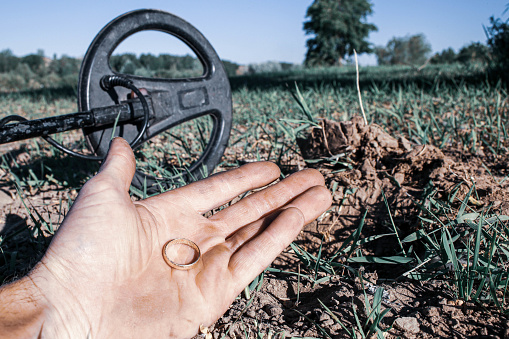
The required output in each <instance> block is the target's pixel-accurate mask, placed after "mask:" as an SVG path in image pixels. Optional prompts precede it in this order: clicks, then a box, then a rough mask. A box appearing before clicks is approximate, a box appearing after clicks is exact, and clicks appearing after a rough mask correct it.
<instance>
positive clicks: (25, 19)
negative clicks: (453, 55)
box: [0, 0, 509, 64]
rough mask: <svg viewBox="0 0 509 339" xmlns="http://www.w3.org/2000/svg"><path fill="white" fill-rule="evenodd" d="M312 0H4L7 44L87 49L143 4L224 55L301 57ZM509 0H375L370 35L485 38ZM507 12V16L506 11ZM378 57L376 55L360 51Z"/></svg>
mask: <svg viewBox="0 0 509 339" xmlns="http://www.w3.org/2000/svg"><path fill="white" fill-rule="evenodd" d="M312 2H313V1H312V0H256V1H254V0H145V1H140V0H136V1H134V0H123V1H108V0H102V1H97V0H88V1H75V0H66V1H62V0H56V1H40V0H17V1H4V3H3V4H2V15H1V19H0V31H1V32H2V35H3V36H2V38H1V39H0V50H4V49H11V50H12V51H13V53H14V54H15V55H18V56H22V55H26V54H29V53H35V52H36V51H37V50H38V49H42V50H44V52H45V54H46V55H47V56H50V57H52V56H53V55H54V54H57V55H58V56H61V55H63V54H66V55H69V56H73V57H79V56H83V55H84V54H85V52H86V50H87V48H88V46H89V44H90V43H91V41H92V40H93V38H94V37H95V35H96V34H97V33H98V32H99V30H100V29H101V28H102V27H103V26H104V25H106V24H107V23H108V22H109V21H110V20H112V19H113V18H115V17H116V16H118V15H120V14H123V13H125V12H127V11H130V10H134V9H139V8H157V9H162V10H165V11H168V12H172V13H174V14H176V15H178V16H180V17H182V18H183V19H185V20H186V21H189V22H190V23H191V24H193V25H194V26H195V27H197V28H198V29H199V30H200V31H201V32H202V33H203V34H204V35H205V37H206V38H207V39H208V40H209V41H210V42H211V43H212V45H213V46H214V48H215V49H216V51H217V52H218V54H219V56H220V57H221V58H223V59H226V60H230V61H234V62H237V63H240V64H248V63H259V62H264V61H284V62H292V63H301V62H302V61H303V60H304V56H305V53H306V47H305V42H306V39H307V37H306V36H305V35H304V31H303V30H302V23H303V22H304V20H305V14H306V9H307V8H308V7H309V5H311V3H312ZM508 2H509V1H508V0H373V1H372V3H373V5H374V7H373V9H374V14H373V15H372V16H370V17H369V22H371V23H374V24H375V25H376V26H378V32H375V33H371V35H370V37H369V41H370V42H372V43H373V44H375V45H385V44H386V43H387V41H388V40H390V39H391V38H392V37H394V36H406V35H409V34H417V33H424V34H425V36H426V37H427V39H428V41H429V42H430V43H431V46H432V48H433V51H441V50H443V49H445V48H447V47H453V48H454V49H455V50H456V51H457V50H458V49H459V48H461V47H462V46H464V45H466V44H468V43H470V42H477V41H480V42H483V43H484V42H485V41H486V37H485V34H484V31H483V27H482V25H483V24H484V25H488V24H489V17H490V16H492V15H494V16H496V17H500V16H502V13H503V11H504V10H505V8H506V4H507V3H508ZM506 17H507V15H505V16H504V18H506ZM119 48H122V49H123V50H122V52H123V51H128V50H132V51H134V52H138V53H149V52H150V53H153V54H159V53H169V54H186V53H187V52H188V49H187V48H185V47H184V46H183V44H182V43H180V42H178V43H177V42H175V39H173V38H170V37H167V36H163V35H162V34H160V33H146V34H144V35H140V36H139V37H138V38H136V37H133V38H131V39H128V41H126V42H125V43H124V44H122V45H121V46H120V47H119ZM360 60H361V64H374V63H375V60H376V59H375V58H374V57H367V56H362V57H361V59H360Z"/></svg>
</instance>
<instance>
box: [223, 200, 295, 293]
mask: <svg viewBox="0 0 509 339" xmlns="http://www.w3.org/2000/svg"><path fill="white" fill-rule="evenodd" d="M303 226H304V216H303V215H302V212H300V211H299V210H298V209H297V208H293V207H291V208H288V209H285V210H283V211H282V212H281V213H280V214H279V215H278V216H277V217H276V218H275V219H274V221H272V222H271V223H270V225H268V227H267V228H266V229H265V230H263V232H261V233H260V234H259V235H257V236H256V237H255V238H253V239H252V240H250V241H248V242H247V243H245V244H244V245H243V246H242V247H240V248H239V249H238V251H237V252H235V253H234V254H233V255H232V257H231V259H230V263H229V265H228V267H229V269H230V272H231V275H232V280H233V281H234V282H235V290H237V291H240V290H242V289H243V288H244V287H245V286H247V284H249V283H250V282H251V281H252V280H253V279H254V278H255V277H256V276H257V275H258V274H260V273H261V272H262V271H263V270H264V269H266V268H267V267H268V266H269V265H270V263H271V262H272V261H273V260H274V258H276V257H277V256H278V254H279V253H281V252H282V251H283V250H284V249H285V248H286V247H287V246H288V245H289V244H290V242H292V240H293V239H295V237H297V235H298V234H299V232H300V230H301V229H302V227H303Z"/></svg>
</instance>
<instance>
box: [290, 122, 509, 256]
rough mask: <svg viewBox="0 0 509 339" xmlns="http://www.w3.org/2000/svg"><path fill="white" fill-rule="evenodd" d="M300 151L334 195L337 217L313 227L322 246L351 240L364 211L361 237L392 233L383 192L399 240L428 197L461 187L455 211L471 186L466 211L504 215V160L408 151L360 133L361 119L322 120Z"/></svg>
mask: <svg viewBox="0 0 509 339" xmlns="http://www.w3.org/2000/svg"><path fill="white" fill-rule="evenodd" d="M298 145H299V147H300V149H301V152H302V155H303V157H304V159H306V160H309V159H311V160H314V161H311V162H310V165H311V166H315V167H319V168H320V170H321V171H322V173H323V174H324V175H325V176H326V178H327V180H328V181H329V182H330V187H336V190H335V192H334V199H335V202H336V209H335V210H334V209H333V213H330V214H329V216H328V217H329V218H330V219H334V220H335V222H333V223H332V224H331V223H328V222H324V223H322V226H320V224H314V225H313V226H311V227H315V229H313V231H315V235H316V234H321V235H325V237H326V240H333V239H334V238H336V239H344V238H345V237H346V236H348V235H349V234H350V232H345V230H353V229H354V228H356V227H357V226H358V224H359V222H360V216H361V215H362V214H363V213H364V211H365V210H366V209H367V210H368V214H367V219H366V225H370V226H372V227H371V228H369V227H368V228H367V230H366V232H367V234H374V233H377V232H380V231H381V229H380V228H381V227H384V226H390V225H387V224H388V222H390V218H389V213H388V208H387V205H386V204H385V202H384V199H383V196H382V192H383V193H384V194H385V196H386V199H387V201H388V206H389V207H390V209H391V214H392V218H393V220H394V223H395V225H397V227H398V228H399V229H400V231H401V232H402V235H403V236H404V235H405V234H408V233H410V232H413V231H415V230H416V228H417V226H418V222H417V215H418V212H419V210H418V204H419V203H420V202H421V201H422V198H423V197H424V196H425V194H427V193H428V192H429V191H430V190H432V189H436V190H437V194H436V195H435V197H436V198H440V199H444V200H447V199H448V198H449V194H450V193H451V191H452V190H453V188H455V187H456V186H459V191H458V193H457V194H456V196H455V202H454V203H457V204H459V203H461V201H462V200H463V199H464V198H465V194H466V193H467V192H468V191H469V190H470V188H471V186H472V185H475V192H474V193H475V194H474V195H473V196H472V198H470V202H471V203H472V204H474V205H476V206H477V207H479V206H491V208H492V210H496V211H497V212H498V213H501V214H508V213H509V191H508V188H509V180H504V178H505V177H506V176H507V175H509V170H508V168H507V165H506V163H507V162H506V161H504V160H506V159H507V157H505V159H504V157H495V156H491V157H488V156H485V157H483V158H482V159H481V158H480V157H476V156H472V155H465V154H463V153H461V152H458V151H447V152H443V151H442V150H440V149H438V148H437V147H435V146H431V145H413V144H412V143H410V142H409V141H408V140H407V139H406V138H404V137H402V136H400V137H398V138H395V137H393V136H391V135H389V134H388V133H386V132H385V131H384V130H383V129H382V128H380V127H379V126H376V125H365V124H364V121H363V120H362V119H361V118H353V119H352V120H351V121H344V122H336V121H331V120H326V119H324V120H322V121H321V126H320V127H314V128H313V129H312V130H311V131H310V133H309V136H308V137H307V138H301V139H299V140H298ZM317 159H321V160H322V161H320V162H316V160H317ZM391 227H392V226H391ZM385 231H387V229H385ZM385 233H387V232H385ZM382 245H383V244H382ZM385 245H387V244H385ZM336 247H337V246H334V245H332V246H331V247H330V249H331V250H334V249H335V248H336ZM382 247H385V246H382ZM381 252H383V248H378V249H375V254H381Z"/></svg>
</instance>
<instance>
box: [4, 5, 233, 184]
mask: <svg viewBox="0 0 509 339" xmlns="http://www.w3.org/2000/svg"><path fill="white" fill-rule="evenodd" d="M150 30H152V31H159V32H163V33H167V34H170V35H172V36H174V37H176V38H178V39H180V40H181V41H182V42H184V43H185V44H186V45H187V46H189V48H191V50H193V51H194V53H195V54H196V56H197V57H198V59H199V60H200V62H201V63H202V65H203V70H204V71H203V74H202V75H201V76H199V77H194V78H184V79H160V78H145V77H139V76H134V75H129V74H119V73H117V72H115V71H114V70H113V69H112V68H111V66H110V58H111V56H112V53H113V51H114V50H115V48H116V47H117V46H118V45H119V44H120V43H121V42H122V41H124V40H125V39H126V38H128V37H129V36H131V35H133V34H135V33H138V32H141V31H150ZM138 89H144V90H145V94H142V93H141V92H140V91H138ZM131 91H135V93H136V98H131V99H130V100H126V98H128V97H129V94H130V93H131ZM140 96H141V97H140ZM78 109H79V110H80V112H79V113H74V114H69V115H65V116H59V117H54V118H45V119H39V120H32V121H24V120H23V118H16V117H6V118H4V119H2V120H4V121H3V123H2V121H0V143H5V142H10V141H16V140H22V139H26V138H30V137H34V136H43V137H46V136H47V135H48V134H51V133H58V132H62V131H65V130H70V129H77V128H79V129H82V130H83V133H84V136H85V138H86V140H87V144H88V147H89V149H90V150H91V151H92V152H93V153H94V154H95V155H96V157H97V158H99V159H101V158H104V156H105V155H106V154H107V152H108V148H109V143H110V139H111V136H112V133H113V132H114V128H115V131H116V135H119V136H121V137H123V138H125V139H126V140H127V141H128V142H130V143H131V146H133V148H136V147H139V146H140V145H141V144H142V143H144V142H146V141H148V140H150V139H151V138H153V137H155V136H156V135H158V134H160V133H161V132H164V131H167V130H169V129H171V128H172V127H175V126H177V125H179V124H181V123H184V122H186V121H189V120H192V119H196V118H199V117H202V116H205V115H208V116H210V117H211V118H212V119H211V120H212V123H213V128H212V132H211V135H210V140H209V142H208V144H207V146H206V147H205V150H204V151H203V154H201V155H200V157H199V158H198V159H197V160H196V161H195V162H194V163H193V164H192V165H191V166H190V167H189V168H188V169H187V170H185V171H182V172H181V173H177V175H175V176H173V177H170V178H155V177H153V176H150V175H148V174H145V173H142V172H140V171H137V172H136V174H135V177H134V179H133V182H132V184H133V185H134V186H135V187H137V188H139V189H142V188H144V189H147V190H148V191H150V192H155V191H157V190H159V189H160V188H163V189H167V188H169V187H171V186H172V185H173V184H174V183H175V182H176V181H179V182H182V181H185V182H188V181H190V180H191V178H192V179H200V178H202V177H203V176H204V175H206V174H207V173H211V172H212V171H213V169H214V168H215V167H216V166H217V164H218V163H219V161H220V159H221V157H222V155H223V153H224V150H225V148H226V146H227V143H228V139H229V136H230V130H231V125H232V98H231V90H230V84H229V81H228V77H227V75H226V72H225V70H224V67H223V64H222V62H221V60H220V59H219V57H218V55H217V53H216V52H215V50H214V48H213V47H212V45H211V44H210V43H209V42H208V41H207V39H206V38H205V37H204V36H203V35H202V34H201V33H200V32H199V31H198V30H197V29H196V28H195V27H193V26H192V25H191V24H189V23H188V22H186V21H184V20H183V19H181V18H179V17H177V16H175V15H173V14H170V13H167V12H164V11H160V10H153V9H143V10H136V11H132V12H128V13H126V14H123V15H121V16H119V17H117V18H116V19H114V20H112V21H111V22H110V23H108V24H107V25H106V26H105V27H104V28H103V29H102V30H101V31H100V32H99V34H98V35H97V36H96V37H95V39H94V40H93V42H92V43H91V45H90V47H89V48H88V51H87V53H86V55H85V57H84V59H83V63H82V66H81V70H80V75H79V81H78ZM12 121H18V122H17V123H12ZM60 121H64V122H60ZM53 125H54V127H53V128H49V127H48V126H53ZM64 125H65V126H64ZM27 126H29V128H27ZM37 129H39V130H40V131H39V132H38V133H35V132H34V131H35V130H37ZM27 131H31V133H28V132H27ZM34 133H35V134H34ZM64 151H65V150H64ZM67 153H69V154H72V152H67Z"/></svg>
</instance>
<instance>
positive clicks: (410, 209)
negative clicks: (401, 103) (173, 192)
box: [0, 118, 509, 338]
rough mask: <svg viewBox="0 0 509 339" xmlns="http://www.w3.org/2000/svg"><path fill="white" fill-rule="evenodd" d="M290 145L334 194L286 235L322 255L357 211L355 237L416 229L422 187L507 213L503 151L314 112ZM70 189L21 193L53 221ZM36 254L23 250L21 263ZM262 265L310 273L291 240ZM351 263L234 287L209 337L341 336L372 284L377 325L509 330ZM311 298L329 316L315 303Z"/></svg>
mask: <svg viewBox="0 0 509 339" xmlns="http://www.w3.org/2000/svg"><path fill="white" fill-rule="evenodd" d="M298 145H299V148H300V150H301V153H302V156H303V159H306V160H308V161H307V162H306V163H307V166H311V167H315V168H317V169H319V170H320V171H321V172H322V173H323V175H324V176H325V178H326V183H327V185H328V187H329V188H330V189H331V191H332V192H333V198H334V203H333V206H332V207H331V209H330V210H329V211H328V212H326V213H325V214H324V215H322V216H321V217H320V218H319V219H318V220H317V221H315V222H313V223H311V224H309V225H307V226H306V227H305V228H304V230H303V231H302V232H301V234H300V235H299V237H298V239H297V240H296V244H297V245H299V246H301V247H302V248H303V249H305V250H306V251H308V252H309V253H311V254H313V255H317V253H318V252H319V250H320V247H321V251H322V255H323V256H326V255H330V254H332V253H335V252H336V251H337V250H338V248H339V247H340V246H341V245H342V243H343V241H344V240H345V239H346V238H347V237H348V236H350V235H351V234H352V232H354V231H355V230H356V229H357V228H358V227H359V224H360V223H361V219H362V217H363V215H364V213H366V217H365V219H364V227H363V231H362V238H365V237H368V236H371V235H375V234H382V233H390V232H393V231H394V230H393V229H392V223H391V222H390V220H391V217H392V220H393V222H394V225H397V229H398V232H399V234H400V237H405V236H406V235H408V234H410V233H412V232H414V231H416V230H417V229H418V227H419V225H420V224H419V219H418V215H419V207H418V203H420V202H421V201H422V199H423V197H425V196H426V195H427V194H429V192H430V191H434V192H435V193H434V197H435V198H436V199H444V200H447V199H448V198H449V197H450V194H451V192H453V191H455V190H456V189H457V194H456V202H455V203H456V204H458V205H459V204H461V201H463V200H465V197H466V194H467V193H468V192H469V190H470V188H471V187H472V186H473V185H474V186H475V194H473V195H472V196H471V198H470V199H469V200H468V202H469V204H471V205H472V206H474V207H479V208H491V209H492V210H494V211H497V213H499V214H502V215H509V180H504V178H506V177H507V176H508V175H509V166H508V161H509V157H508V156H507V155H500V156H495V155H493V154H492V153H491V152H486V154H484V153H483V150H482V149H479V150H478V154H471V153H468V152H464V151H463V150H461V149H454V148H446V149H438V148H437V147H434V146H431V145H415V144H412V143H411V142H410V141H408V140H407V139H405V138H404V137H393V136H391V135H389V134H388V133H386V132H385V131H383V129H382V128H380V127H378V126H376V125H369V126H366V125H365V124H364V122H363V120H362V119H357V118H354V119H352V120H350V121H345V122H335V121H330V120H322V121H321V126H320V128H318V127H315V128H313V129H312V130H310V131H309V135H308V136H307V137H306V138H302V139H300V140H298ZM16 156H21V157H22V156H23V154H21V155H19V154H18V155H16ZM20 160H23V159H22V158H21V159H20ZM309 160H311V161H309ZM300 161H301V162H302V159H300ZM2 177H3V175H2V173H0V188H1V190H0V204H1V205H2V207H1V208H2V210H3V212H4V215H5V216H6V219H5V222H4V226H3V228H2V227H0V235H1V234H3V235H6V234H9V232H11V231H9V230H16V229H20V227H21V226H23V225H26V224H27V223H30V221H29V220H27V218H28V215H27V213H26V209H25V207H24V205H23V202H22V201H21V199H20V198H19V197H17V195H16V193H15V191H14V192H13V191H12V188H9V187H8V186H6V185H5V178H2ZM2 180H3V183H4V185H1V184H2ZM55 192H56V193H55ZM75 194H76V192H71V194H70V195H69V194H67V193H63V191H59V190H58V189H56V187H55V191H52V188H48V189H46V190H37V191H36V192H31V197H30V203H31V204H32V205H34V206H36V207H37V206H45V208H46V209H45V211H46V212H47V211H48V209H49V210H50V212H51V213H49V212H47V213H48V216H49V219H51V220H52V222H53V223H54V225H55V226H57V225H58V223H59V222H60V221H61V220H60V219H59V217H58V215H62V213H65V202H66V201H68V200H69V199H73V198H74V197H75ZM384 195H385V197H386V199H387V202H388V204H387V205H388V206H390V214H389V210H388V208H387V205H386V203H385V202H384V198H383V197H384ZM62 201H64V203H63V205H62ZM366 211H367V212H366ZM20 225H21V226H20ZM16 236H17V237H20V236H21V237H22V236H24V235H23V233H20V234H18V235H16ZM18 244H22V245H21V247H22V248H20V249H19V251H20V252H23V251H26V252H30V251H31V252H30V253H39V252H38V250H37V248H35V247H34V243H33V242H31V243H30V242H26V243H23V242H18ZM23 246H24V247H23ZM397 246H398V245H397V242H396V240H395V238H394V237H391V238H383V239H381V240H379V241H376V242H373V244H371V245H369V246H367V247H366V248H363V251H364V252H363V253H364V254H371V255H375V256H383V255H394V253H395V248H397ZM27 257H30V255H28V256H27ZM36 257H37V256H36V255H35V256H32V259H31V260H30V261H29V262H27V264H26V265H27V267H29V266H30V264H31V263H33V262H34V261H35V260H36V259H37V258H36ZM272 267H273V268H276V269H280V270H286V271H290V272H294V273H295V272H298V271H299V270H300V269H302V273H303V274H306V275H311V276H312V275H313V273H312V272H311V273H310V272H309V271H305V270H304V268H302V267H300V265H299V261H298V260H296V258H295V255H294V254H293V251H292V250H291V249H287V251H285V252H284V253H282V254H281V255H280V256H279V257H278V258H277V259H276V261H275V262H274V263H273V265H272ZM357 268H359V269H360V270H361V271H362V272H363V275H364V277H365V278H366V280H362V281H361V280H360V279H359V277H358V276H356V275H355V274H353V273H352V272H351V271H348V270H343V271H341V270H340V271H338V272H336V273H337V274H336V275H333V276H331V278H330V279H329V280H326V281H324V282H321V283H315V282H314V281H313V279H310V278H306V277H305V276H301V277H300V278H299V277H298V276H297V275H296V274H286V273H274V272H266V274H265V275H264V279H263V281H262V283H261V284H260V285H259V289H258V290H256V289H255V290H253V291H251V297H252V299H249V300H250V301H249V300H248V299H247V298H246V295H245V294H241V295H240V296H239V297H238V298H237V299H236V300H235V302H234V303H233V304H232V306H231V307H230V308H229V310H228V311H227V312H226V313H225V314H224V315H223V317H222V318H220V319H219V320H218V321H217V322H216V323H215V324H214V325H213V326H211V328H210V331H211V333H212V337H213V338H221V337H222V336H223V335H225V334H226V333H227V336H226V337H233V338H237V337H239V338H245V337H252V338H254V337H257V335H265V336H264V338H265V337H268V338H270V337H272V338H274V337H284V336H286V337H292V336H294V337H327V336H330V337H332V338H344V337H345V338H347V337H350V336H349V334H348V332H347V331H350V332H352V336H356V335H357V336H358V335H359V334H358V333H356V332H355V330H353V328H356V316H355V313H356V314H357V316H358V317H359V319H360V321H361V322H362V323H363V322H364V321H365V319H366V316H367V313H368V310H366V306H365V305H366V303H365V298H367V299H368V300H370V302H371V301H372V299H373V295H374V291H375V290H376V288H377V287H383V288H384V290H385V291H386V293H385V294H384V296H383V298H382V308H384V309H385V308H388V309H390V311H389V312H388V313H387V315H386V316H385V317H384V319H383V320H382V322H381V327H382V328H385V329H389V330H388V333H387V334H386V337H387V338H396V337H402V338H436V337H458V338H459V337H461V338H462V337H468V338H477V337H479V338H481V337H482V338H499V337H501V338H509V317H508V316H507V315H506V314H504V313H502V312H500V311H498V310H497V309H496V308H494V307H490V306H487V307H484V308H481V307H480V306H479V305H477V304H474V303H470V302H464V301H463V300H456V299H455V296H454V293H453V287H452V286H450V283H449V282H447V281H440V280H434V281H428V282H417V281H413V280H407V279H401V277H400V275H401V273H403V268H401V267H400V265H382V264H378V265H371V266H370V265H367V266H365V267H363V268H360V267H357ZM322 277H325V275H322V274H321V273H320V274H319V275H318V276H317V277H316V279H320V278H322ZM320 301H321V302H322V303H323V304H324V305H325V306H326V307H328V308H329V309H330V311H331V312H332V314H334V315H335V317H332V316H331V314H329V313H328V312H326V311H325V309H324V307H323V306H322V305H321V304H320ZM335 318H336V319H338V320H340V321H341V323H342V324H343V325H344V326H345V327H346V329H347V330H346V329H344V328H343V327H342V325H341V324H339V323H338V321H336V319H335ZM354 332H355V333H354ZM283 333H284V335H283ZM198 337H199V336H198ZM358 337H360V336H358Z"/></svg>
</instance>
